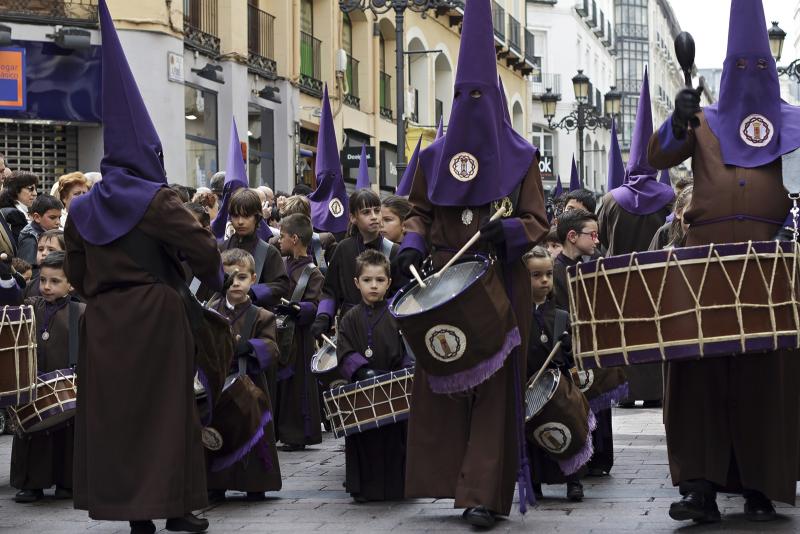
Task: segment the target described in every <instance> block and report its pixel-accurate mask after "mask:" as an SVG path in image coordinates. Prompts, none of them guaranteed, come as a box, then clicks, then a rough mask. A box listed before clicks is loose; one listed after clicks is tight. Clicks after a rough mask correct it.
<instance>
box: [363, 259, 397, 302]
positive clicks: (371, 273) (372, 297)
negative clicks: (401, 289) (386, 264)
mask: <svg viewBox="0 0 800 534" xmlns="http://www.w3.org/2000/svg"><path fill="white" fill-rule="evenodd" d="M355 281H356V287H357V288H358V290H359V291H361V298H362V299H363V300H364V302H366V303H367V304H375V303H377V302H380V301H382V300H383V297H385V296H386V292H387V291H388V290H389V284H391V283H392V279H391V278H389V276H388V275H387V274H386V270H385V269H384V268H383V267H381V266H379V265H367V266H365V267H364V270H363V271H361V274H360V275H359V277H358V278H356V279H355Z"/></svg>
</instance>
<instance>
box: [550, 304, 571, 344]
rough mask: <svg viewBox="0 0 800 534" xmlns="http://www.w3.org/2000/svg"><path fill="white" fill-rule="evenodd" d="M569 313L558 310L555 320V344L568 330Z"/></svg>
mask: <svg viewBox="0 0 800 534" xmlns="http://www.w3.org/2000/svg"><path fill="white" fill-rule="evenodd" d="M568 317H569V313H567V312H566V311H565V310H562V309H561V308H556V316H555V318H554V319H553V344H555V343H556V341H558V340H559V339H561V334H563V333H564V331H566V329H567V318H568Z"/></svg>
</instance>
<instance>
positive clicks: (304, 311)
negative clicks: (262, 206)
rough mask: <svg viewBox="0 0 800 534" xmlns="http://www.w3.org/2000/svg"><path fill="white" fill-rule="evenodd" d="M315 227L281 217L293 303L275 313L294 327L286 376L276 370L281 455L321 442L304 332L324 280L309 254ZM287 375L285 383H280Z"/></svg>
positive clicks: (310, 348) (309, 340) (309, 339)
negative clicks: (285, 451) (282, 451)
mask: <svg viewBox="0 0 800 534" xmlns="http://www.w3.org/2000/svg"><path fill="white" fill-rule="evenodd" d="M312 234H313V228H312V226H311V219H310V218H308V217H307V216H306V215H301V214H299V213H295V214H292V215H287V216H285V217H283V218H281V235H280V237H279V245H280V248H281V254H282V255H283V256H284V257H285V258H286V259H285V262H286V270H287V271H288V273H289V294H290V295H291V302H290V304H288V305H280V306H278V308H277V311H278V313H281V314H285V315H286V316H287V318H289V319H291V321H292V322H293V323H294V333H293V336H292V348H291V353H290V354H284V355H283V358H282V359H283V361H285V362H287V365H286V367H285V369H286V371H287V372H286V373H283V372H282V371H281V370H279V371H278V394H277V395H278V403H277V407H276V408H277V412H278V413H277V417H276V419H277V428H278V439H279V440H280V441H281V442H283V444H284V447H283V449H284V450H287V451H298V450H302V449H304V448H305V446H306V445H313V444H315V443H321V442H322V432H321V430H320V424H321V421H322V419H321V417H320V410H319V391H318V389H317V379H316V377H315V376H314V375H313V374H311V357H312V356H313V355H314V351H315V347H314V337H313V336H312V335H311V334H310V333H309V331H308V329H309V327H310V326H311V324H312V323H313V322H314V317H315V315H316V313H317V305H318V304H319V299H320V296H321V295H322V285H323V284H324V283H325V277H324V276H323V275H322V273H321V272H320V270H319V269H318V268H317V267H316V266H315V265H314V263H313V261H312V259H311V256H309V254H308V248H309V247H308V245H309V243H310V242H311V239H312ZM284 374H285V376H286V377H285V378H284Z"/></svg>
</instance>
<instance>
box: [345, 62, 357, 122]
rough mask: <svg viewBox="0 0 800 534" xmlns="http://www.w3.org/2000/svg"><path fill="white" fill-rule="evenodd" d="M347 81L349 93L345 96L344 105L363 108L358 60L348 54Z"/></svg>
mask: <svg viewBox="0 0 800 534" xmlns="http://www.w3.org/2000/svg"><path fill="white" fill-rule="evenodd" d="M344 76H345V80H347V92H346V93H345V94H344V103H345V104H347V105H348V106H350V107H353V108H356V109H359V108H361V99H360V98H359V97H358V60H357V59H356V58H354V57H353V56H351V55H350V54H347V70H345V72H344Z"/></svg>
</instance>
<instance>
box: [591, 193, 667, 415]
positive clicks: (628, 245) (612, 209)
mask: <svg viewBox="0 0 800 534" xmlns="http://www.w3.org/2000/svg"><path fill="white" fill-rule="evenodd" d="M669 212H670V207H669V206H664V207H663V208H661V209H660V210H658V211H656V212H654V213H651V214H649V215H636V214H634V213H630V212H629V211H626V210H625V209H624V208H623V207H622V206H620V205H619V204H617V201H616V200H614V197H613V196H612V195H611V193H608V194H606V196H604V197H603V206H602V207H601V208H600V213H599V214H598V221H597V224H598V226H599V227H600V235H599V237H600V244H601V245H602V246H603V247H604V248H605V249H606V250H607V254H606V255H607V256H620V255H622V254H630V253H631V252H643V251H645V250H649V248H650V243H651V242H652V240H653V236H654V235H655V234H656V233H657V232H658V230H659V229H660V228H661V226H662V225H663V224H664V221H665V220H666V219H667V215H669ZM625 374H626V375H627V376H628V388H629V390H630V395H629V396H628V398H627V399H625V400H624V401H623V402H633V401H637V400H644V401H660V400H661V397H662V396H663V394H664V387H663V385H662V382H663V380H664V379H663V373H662V364H660V363H653V364H647V365H631V366H628V367H626V368H625Z"/></svg>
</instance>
